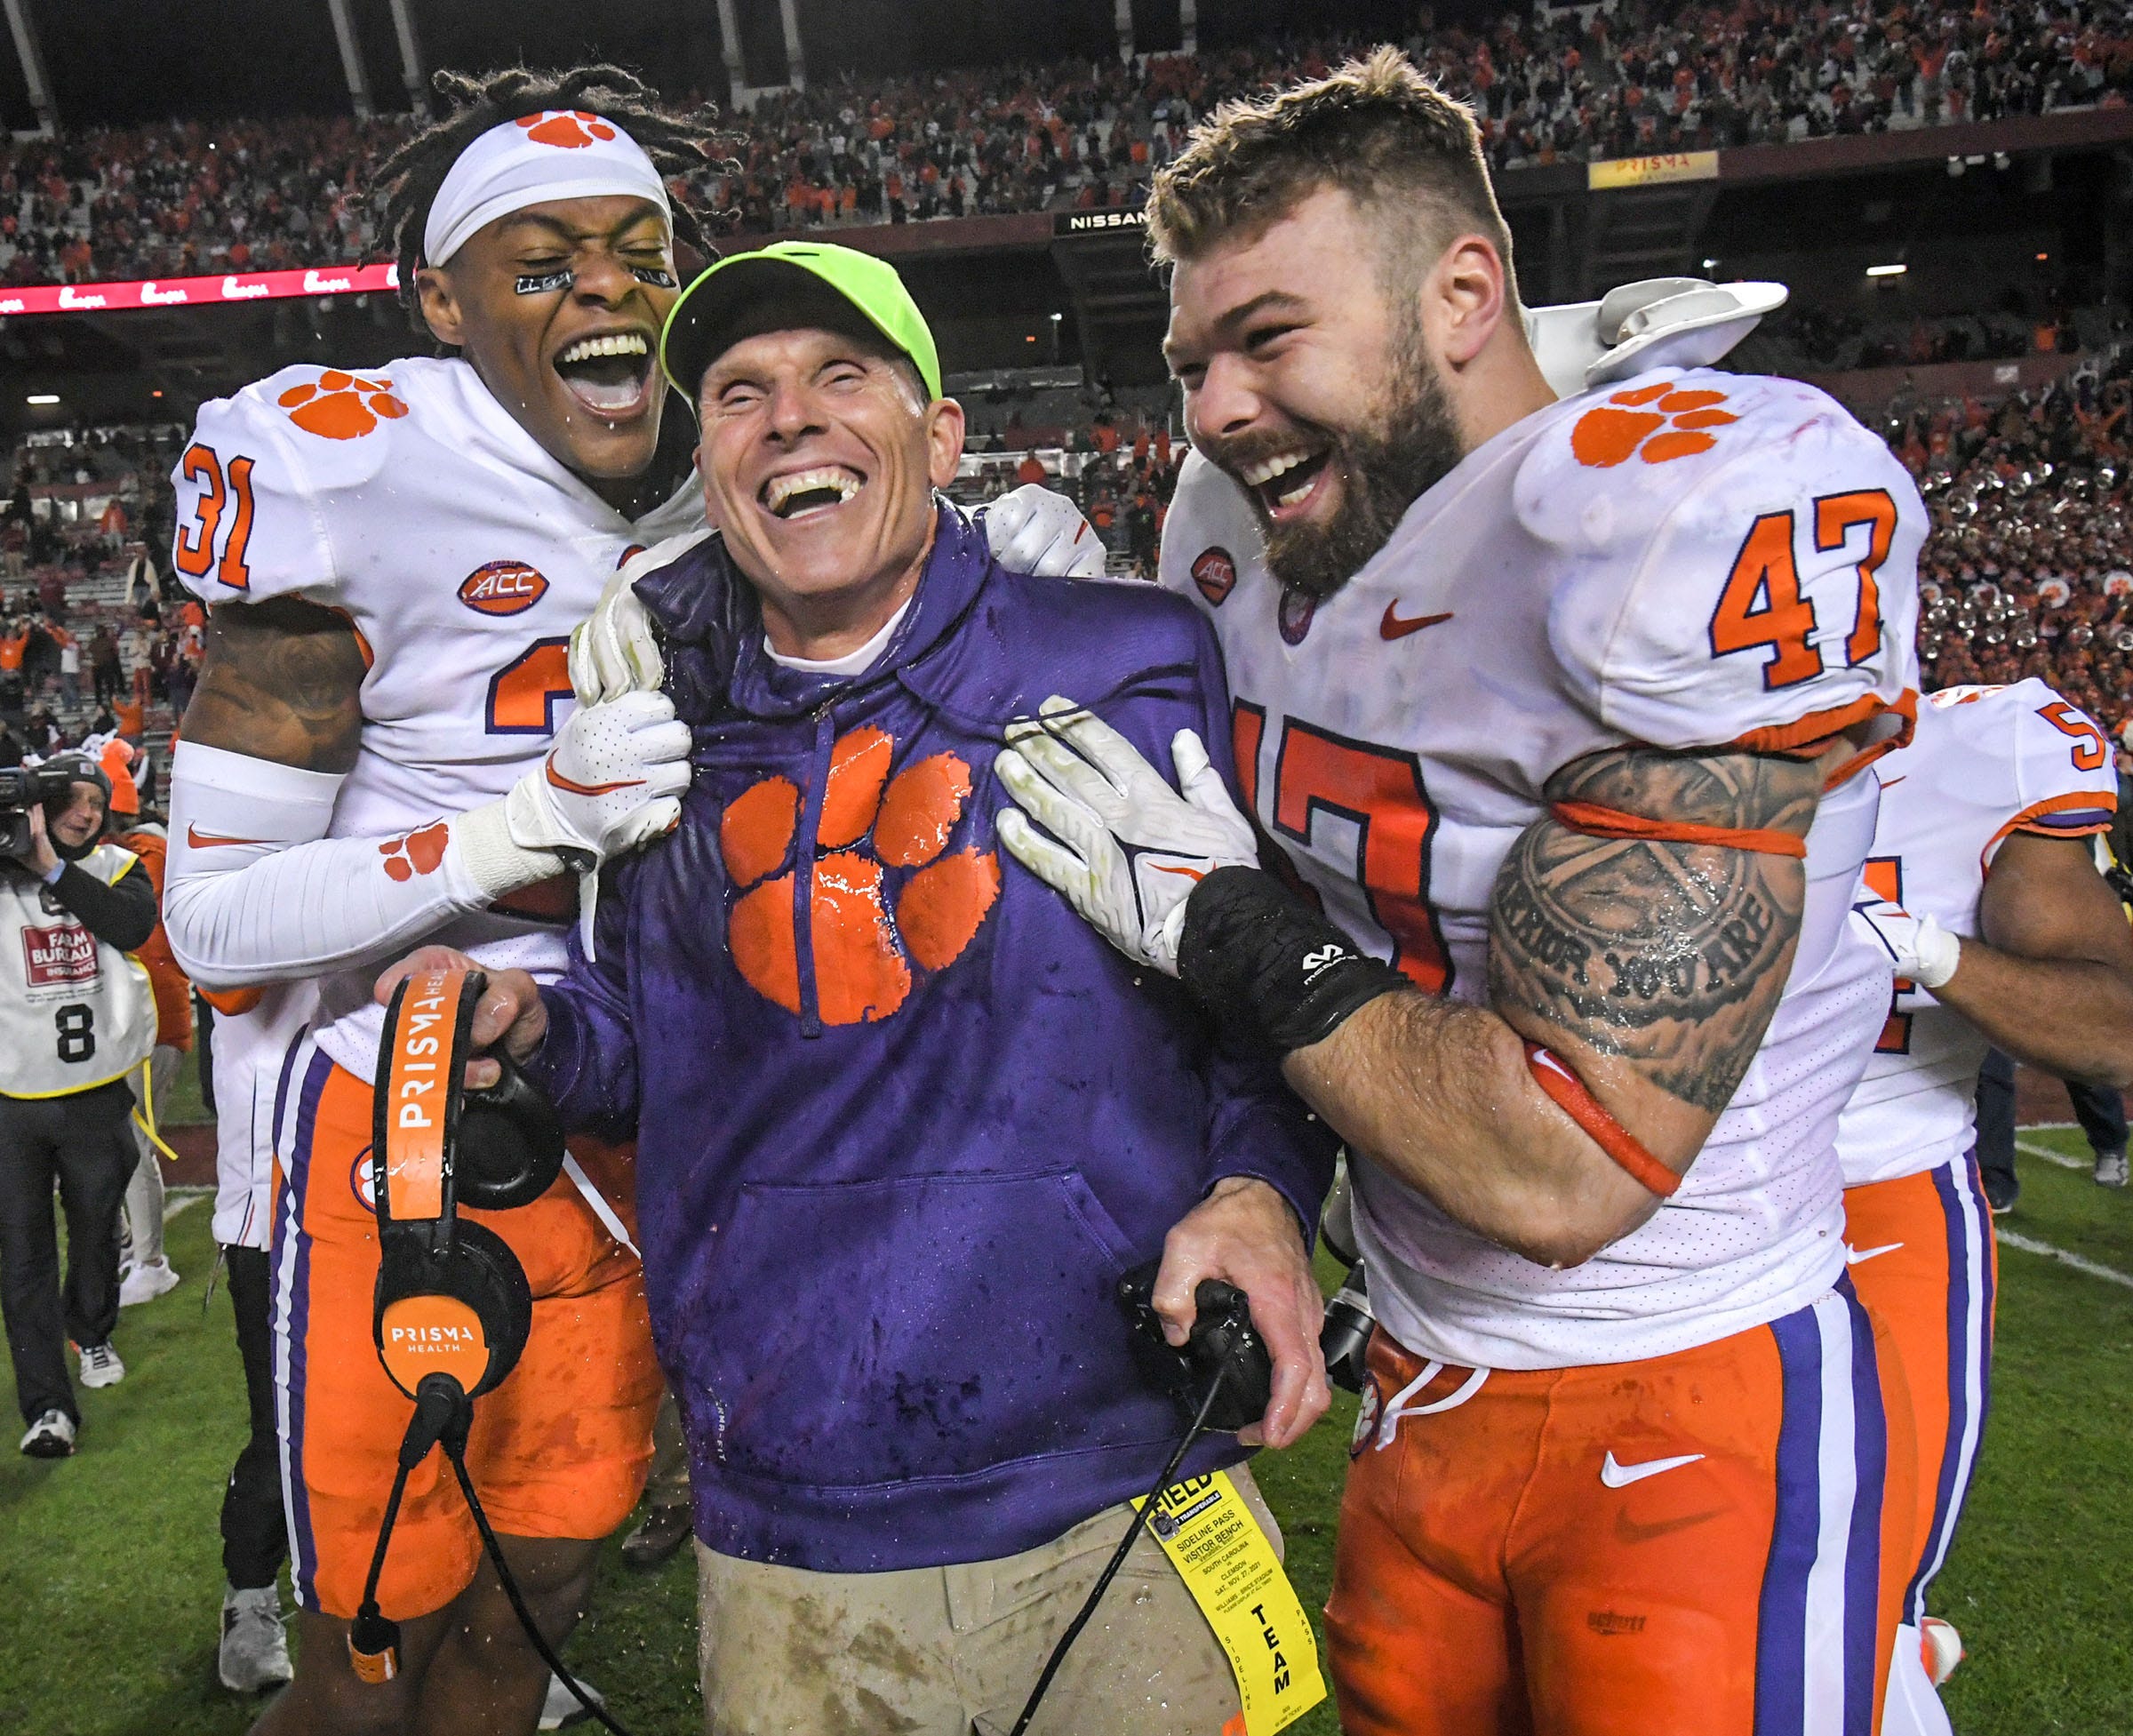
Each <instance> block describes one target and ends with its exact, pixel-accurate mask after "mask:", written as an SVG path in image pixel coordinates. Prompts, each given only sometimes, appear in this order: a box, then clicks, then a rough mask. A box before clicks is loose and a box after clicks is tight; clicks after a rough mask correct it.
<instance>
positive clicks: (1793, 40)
mask: <svg viewBox="0 0 2133 1736" xmlns="http://www.w3.org/2000/svg"><path fill="white" fill-rule="evenodd" d="M2129 20H2133V7H2129V0H2033V4H2027V5H2016V4H2011V0H2000V3H1999V4H1994V0H1975V4H1952V0H1838V3H1837V4H1832V3H1831V0H1813V3H1812V4H1805V3H1803V0H1727V4H1711V5H1687V6H1683V5H1678V4H1667V0H1621V4H1619V5H1618V6H1617V7H1616V8H1615V10H1614V11H1613V12H1611V13H1610V12H1607V11H1605V10H1602V9H1594V8H1580V9H1577V10H1572V9H1570V8H1567V7H1566V8H1563V9H1562V10H1561V11H1560V12H1556V13H1555V14H1554V15H1553V16H1549V17H1542V16H1539V15H1533V16H1527V15H1524V14H1514V15H1512V16H1509V17H1506V18H1505V19H1503V20H1499V21H1498V22H1496V23H1494V24H1492V25H1490V26H1488V27H1486V28H1481V29H1472V30H1470V29H1466V28H1450V27H1448V28H1434V27H1432V26H1429V25H1428V24H1427V23H1425V25H1424V28H1422V29H1420V30H1418V32H1417V33H1416V35H1415V36H1413V37H1411V38H1410V41H1409V43H1408V44H1407V46H1408V48H1409V51H1410V53H1412V54H1413V55H1414V56H1415V58H1416V59H1417V60H1419V61H1420V62H1421V63H1423V64H1424V65H1426V67H1427V68H1429V69H1430V70H1431V71H1432V72H1433V73H1434V75H1435V76H1437V77H1438V78H1439V79H1440V80H1441V81H1442V83H1443V84H1444V85H1445V86H1446V87H1447V88H1448V89H1450V90H1451V91H1453V92H1457V93H1458V94H1460V95H1462V96H1465V97H1467V98H1469V99H1471V100H1472V101H1473V103H1474V107H1475V108H1476V110H1477V112H1478V113H1479V114H1480V116H1481V118H1482V124H1483V125H1484V128H1485V129H1486V132H1487V134H1488V139H1489V148H1490V154H1491V156H1492V157H1493V158H1494V160H1495V162H1496V164H1498V167H1499V168H1501V169H1506V170H1508V169H1516V168H1517V167H1519V166H1521V165H1522V164H1537V163H1548V162H1554V161H1558V160H1579V159H1584V158H1587V157H1612V156H1631V155H1635V154H1639V153H1642V152H1648V151H1658V150H1674V149H1688V148H1702V147H1709V146H1724V145H1744V144H1755V143H1769V142H1778V141H1783V140H1793V139H1803V138H1810V137H1817V136H1821V135H1825V134H1829V133H1841V132H1879V131H1882V130H1885V129H1901V128H1905V127H1914V126H1930V125H1933V124H1937V123H1940V122H1946V121H1963V120H1973V119H1986V120H1989V119H1993V118H1997V117H1999V116H2005V115H2014V114H2034V113H2041V112H2044V111H2047V110H2050V109H2056V108H2069V107H2079V106H2084V105H2089V104H2095V103H2122V102H2124V101H2125V100H2126V99H2127V93H2128V92H2129V90H2133V22H2129ZM1360 46H1362V44H1360V43H1359V42H1355V41H1348V40H1341V39H1326V40H1318V41H1309V42H1297V41H1278V42H1269V43H1265V44H1256V45H1253V46H1250V47H1240V48H1232V49H1226V50H1221V51H1215V52H1203V53H1201V54H1196V55H1190V56H1187V55H1170V56H1155V57H1146V58H1144V59H1143V60H1141V61H1139V62H1138V63H1137V64H1132V65H1128V64H1125V63H1122V62H1120V61H1118V60H1099V61H1093V62H1091V61H1086V60H1076V61H1070V62H1065V63H1060V64H1054V65H1050V66H1045V67H1035V68H987V69H983V70H969V69H954V70H947V71H940V72H933V73H925V74H921V75H917V76H909V77H902V78H888V79H884V78H879V77H867V78H853V77H851V76H827V77H818V78H816V79H812V80H811V81H810V82H809V84H808V86H807V88H806V89H805V90H803V91H798V90H795V91H788V92H781V93H774V94H771V95H769V96H766V97H764V98H763V100H760V101H759V102H758V103H757V104H756V106H755V108H754V109H753V110H751V111H749V112H747V113H745V114H739V115H736V116H733V117H732V119H733V132H732V135H731V140H730V143H729V147H728V149H729V152H730V155H729V156H728V158H727V159H726V160H724V161H723V162H721V163H719V164H707V166H706V168H705V169H704V171H703V172H701V173H700V174H699V175H697V176H695V177H693V178H692V180H693V183H694V184H693V186H692V187H691V188H688V189H686V190H688V191H689V192H691V193H692V194H693V195H694V196H696V197H697V198H698V199H699V200H700V201H701V202H702V203H704V204H707V205H709V206H711V207H712V208H713V209H715V210H716V211H718V212H722V213H723V214H724V215H725V216H726V218H727V220H728V221H729V222H730V223H731V225H732V226H734V227H736V228H740V229H742V230H745V231H750V232H757V231H763V230H768V229H781V228H808V227H813V226H817V225H821V224H838V223H882V222H903V221H922V220H926V219H929V218H938V217H957V216H970V215H979V214H985V213H990V212H1022V211H1042V210H1064V209H1070V208H1074V207H1076V206H1111V205H1122V204H1134V203H1137V202H1138V200H1139V198H1140V196H1141V194H1142V191H1143V189H1144V188H1146V183H1147V181H1148V179H1149V177H1150V176H1151V175H1152V174H1153V172H1154V170H1155V169H1156V168H1158V167H1160V166H1161V165H1162V164H1163V163H1164V162H1166V161H1168V160H1169V158H1170V156H1172V155H1173V154H1174V153H1175V152H1176V151H1177V149H1178V148H1179V146H1180V145H1181V144H1182V142H1183V140H1184V138H1185V134H1186V131H1187V130H1188V129H1189V128H1190V126H1191V125H1192V124H1193V123H1194V121H1195V120H1196V119H1198V118H1199V117H1200V116H1203V115H1205V114H1206V113H1207V111H1208V110H1209V109H1210V108H1211V107H1212V106H1213V105H1214V104H1215V103H1216V102H1218V100H1221V99H1222V98H1224V97H1226V96H1230V95H1234V94H1236V93H1238V92H1246V91H1250V90H1253V89H1257V88H1258V87H1261V86H1263V85H1266V84H1269V83H1272V82H1275V81H1279V80H1283V79H1287V78H1290V77H1294V76H1313V75H1315V74H1317V73H1319V72H1322V71H1323V70H1324V69H1325V68H1327V67H1328V66H1329V65H1330V63H1332V62H1333V61H1335V60H1338V59H1339V58H1340V57H1341V56H1343V55H1344V54H1346V53H1347V52H1352V51H1353V50H1354V49H1356V48H1358V47H1360ZM655 71H656V69H655ZM408 128H409V122H408V120H407V118H406V117H405V116H383V117H380V118H378V119H374V120H371V121H367V122H357V121H355V120H352V119H349V118H347V117H342V118H339V119H318V118H297V119H287V120H279V121H241V122H235V123H228V124H214V125H210V124H201V123H173V124H170V125H167V126H161V127H144V128H134V129H116V130H115V129H90V130H84V131H80V132H68V133H65V134H63V135H61V136H60V137H59V138H56V139H36V138H29V139H18V140H12V141H11V140H0V284H47V283H56V282H84V281H89V280H93V279H98V278H136V277H168V276H190V275H194V274H197V273H203V272H208V273H212V272H223V271H246V270H270V269H278V268H286V267H292V266H304V265H326V264H338V263H345V262H347V261H348V260H352V259H356V258H358V257H361V256H364V255H366V254H368V253H371V252H373V251H374V250H375V249H376V246H377V242H378V236H377V231H376V228H375V220H374V217H373V214H372V212H371V210H370V208H369V206H368V204H367V195H368V189H369V188H370V187H371V181H372V178H373V171H374V170H375V168H376V166H377V164H378V163H379V161H380V160H381V159H382V158H383V156H385V155H386V154H387V152H388V151H390V150H391V149H392V148H394V147H395V146H396V145H397V144H398V143H399V142H400V141H401V140H403V139H404V138H405V137H406V136H407V132H408Z"/></svg>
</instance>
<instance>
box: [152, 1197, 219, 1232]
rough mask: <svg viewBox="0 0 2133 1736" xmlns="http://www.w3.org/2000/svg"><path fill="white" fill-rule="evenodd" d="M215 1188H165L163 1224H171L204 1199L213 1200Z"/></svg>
mask: <svg viewBox="0 0 2133 1736" xmlns="http://www.w3.org/2000/svg"><path fill="white" fill-rule="evenodd" d="M213 1196H215V1190H213V1188H164V1201H162V1222H166V1224H169V1222H171V1220H172V1218H175V1216H177V1213H180V1212H190V1209H192V1207H194V1205H198V1203H201V1201H203V1198H213Z"/></svg>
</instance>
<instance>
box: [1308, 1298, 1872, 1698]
mask: <svg viewBox="0 0 2133 1736" xmlns="http://www.w3.org/2000/svg"><path fill="white" fill-rule="evenodd" d="M1370 1380H1371V1386H1370V1391H1369V1392H1367V1393H1366V1394H1365V1396H1364V1404H1363V1411H1362V1417H1361V1418H1360V1419H1359V1420H1358V1424H1357V1429H1356V1437H1355V1441H1354V1446H1353V1447H1352V1449H1351V1451H1352V1452H1353V1455H1354V1466H1353V1467H1352V1468H1351V1469H1350V1472H1349V1476H1348V1484H1347V1490H1346V1496H1345V1498H1344V1500H1343V1501H1342V1503H1341V1512H1340V1533H1339V1538H1338V1545H1337V1551H1336V1557H1335V1567H1334V1580H1333V1596H1332V1598H1331V1600H1330V1602H1329V1604H1327V1606H1326V1640H1327V1648H1328V1651H1329V1652H1330V1656H1331V1660H1332V1666H1333V1680H1334V1687H1335V1692H1336V1693H1337V1695H1338V1700H1339V1705H1340V1716H1341V1727H1342V1728H1343V1729H1344V1730H1345V1731H1346V1732H1347V1733H1348V1736H1528V1733H1529V1732H1537V1731H1538V1732H1546V1736H1873V1732H1875V1731H1876V1730H1878V1728H1879V1720H1880V1714H1881V1697H1882V1687H1883V1683H1884V1681H1885V1679H1886V1676H1887V1673H1888V1668H1889V1645H1890V1642H1891V1639H1892V1637H1893V1635H1894V1631H1895V1628H1896V1623H1897V1605H1898V1603H1899V1600H1900V1598H1901V1596H1902V1593H1903V1590H1904V1588H1905V1583H1906V1580H1908V1577H1909V1574H1910V1568H1911V1563H1912V1560H1913V1553H1912V1548H1911V1539H1910V1527H1911V1516H1912V1498H1911V1490H1910V1484H1909V1478H1910V1475H1911V1465H1912V1463H1913V1459H1912V1453H1911V1448H1910V1444H1909V1442H1908V1441H1907V1440H1906V1439H1903V1438H1900V1436H1901V1433H1902V1431H1903V1430H1904V1429H1905V1428H1907V1427H1908V1414H1909V1413H1908V1411H1907V1409H1906V1408H1905V1402H1904V1394H1903V1380H1902V1372H1901V1370H1900V1367H1898V1366H1897V1365H1896V1364H1895V1362H1894V1358H1893V1356H1892V1354H1891V1353H1890V1351H1889V1348H1888V1346H1887V1343H1886V1340H1884V1339H1883V1338H1881V1335H1879V1334H1877V1333H1876V1332H1874V1330H1873V1326H1872V1324H1871V1323H1870V1321H1869V1317H1868V1316H1867V1315H1866V1313H1865V1309H1864V1308H1861V1307H1860V1305H1859V1303H1858V1301H1857V1299H1856V1298H1854V1297H1853V1296H1852V1295H1851V1294H1850V1293H1849V1290H1848V1289H1847V1288H1845V1287H1843V1286H1841V1285H1840V1288H1839V1289H1837V1290H1835V1291H1832V1292H1829V1293H1828V1294H1827V1295H1825V1296H1824V1297H1823V1298H1822V1299H1821V1300H1818V1301H1817V1302H1815V1303H1813V1304H1811V1305H1810V1306H1809V1307H1807V1308H1801V1309H1800V1310H1799V1311H1798V1312H1796V1313H1794V1314H1791V1315H1788V1316H1785V1317H1783V1318H1782V1319H1779V1320H1776V1321H1773V1322H1772V1323H1770V1324H1769V1325H1767V1326H1762V1327H1757V1328H1755V1329H1754V1330H1753V1331H1750V1332H1741V1333H1738V1334H1736V1335H1734V1336H1733V1337H1730V1338H1727V1339H1722V1340H1719V1341H1717V1342H1716V1343H1713V1344H1707V1345H1703V1346H1700V1347H1698V1348H1695V1349H1691V1350H1684V1351H1681V1352H1678V1353H1676V1354H1674V1355H1673V1356H1658V1357H1653V1358H1651V1359H1650V1360H1648V1361H1644V1362H1636V1363H1617V1364H1600V1365H1596V1366H1592V1367H1583V1368H1564V1369H1545V1370H1533V1371H1520V1370H1493V1371H1487V1372H1483V1371H1478V1370H1467V1369H1456V1368H1454V1369H1447V1368H1442V1367H1441V1366H1440V1365H1439V1364H1425V1363H1424V1362H1423V1361H1422V1360H1421V1359H1420V1358H1419V1357H1418V1356H1414V1355H1413V1354H1412V1353H1411V1352H1410V1351H1408V1350H1406V1349H1404V1348H1402V1347H1401V1346H1400V1345H1399V1344H1398V1343H1396V1342H1395V1341H1394V1340H1393V1339H1392V1338H1391V1337H1390V1336H1389V1335H1388V1334H1387V1333H1386V1332H1385V1330H1384V1328H1382V1327H1380V1328H1379V1329H1378V1333H1377V1336H1376V1338H1375V1339H1374V1340H1372V1342H1371V1345H1370ZM1884 1484H1886V1485H1887V1493H1886V1498H1884Z"/></svg>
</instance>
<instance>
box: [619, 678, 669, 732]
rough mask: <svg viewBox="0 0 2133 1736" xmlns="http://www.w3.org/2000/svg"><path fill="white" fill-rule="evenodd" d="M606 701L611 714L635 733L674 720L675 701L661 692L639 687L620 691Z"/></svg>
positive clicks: (624, 726)
mask: <svg viewBox="0 0 2133 1736" xmlns="http://www.w3.org/2000/svg"><path fill="white" fill-rule="evenodd" d="M606 703H607V708H608V712H609V715H610V716H612V717H613V718H614V720H615V721H616V722H617V723H619V724H621V725H622V727H623V728H625V729H627V730H628V731H630V732H632V733H633V734H634V733H635V732H638V731H641V730H644V729H648V728H650V727H651V726H652V725H654V724H669V723H672V722H673V721H674V701H673V700H670V699H668V698H667V695H666V694H664V693H661V692H649V693H648V692H644V691H643V690H642V689H638V690H636V691H635V692H627V693H618V694H616V695H615V697H614V698H613V699H611V700H608V701H607V702H606ZM684 727H685V726H684Z"/></svg>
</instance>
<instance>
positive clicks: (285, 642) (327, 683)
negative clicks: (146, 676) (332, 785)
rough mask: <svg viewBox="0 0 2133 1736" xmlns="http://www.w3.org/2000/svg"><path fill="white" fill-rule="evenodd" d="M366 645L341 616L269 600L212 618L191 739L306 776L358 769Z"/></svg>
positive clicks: (191, 714) (288, 600)
mask: <svg viewBox="0 0 2133 1736" xmlns="http://www.w3.org/2000/svg"><path fill="white" fill-rule="evenodd" d="M368 668H369V665H368V663H367V662H366V661H365V660H364V657H363V642H362V639H361V637H360V636H358V635H357V633H356V629H355V628H354V627H353V626H351V625H350V624H349V622H348V619H347V617H346V616H343V615H340V614H337V613H335V612H333V611H332V610H331V609H325V608H322V607H320V606H319V605H318V604H315V603H304V602H300V601H299V600H297V599H295V598H292V597H275V598H272V599H269V600H268V601H267V602H264V603H249V604H228V603H226V604H218V605H217V606H216V608H215V609H214V610H213V611H212V612H211V613H210V614H209V616H208V622H207V641H206V645H205V655H204V658H203V660H202V662H201V666H200V684H199V686H198V688H197V689H196V691H195V692H194V694H193V702H192V705H191V706H190V707H189V708H188V710H187V711H186V714H185V722H184V725H183V733H184V736H185V739H186V740H188V741H196V742H198V743H200V744H201V745H202V746H203V747H208V748H226V749H228V751H229V752H231V753H237V754H249V755H251V756H252V757H253V758H255V759H270V760H275V761H277V762H279V763H280V764H284V765H295V766H300V767H302V768H304V769H305V770H307V771H312V772H346V771H348V769H349V768H350V767H351V766H353V765H354V764H356V740H357V737H358V736H359V734H360V733H361V732H362V729H363V709H362V693H363V676H364V675H365V673H366V672H367V670H368Z"/></svg>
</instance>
